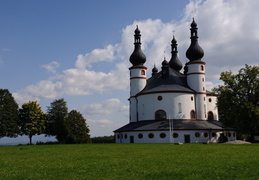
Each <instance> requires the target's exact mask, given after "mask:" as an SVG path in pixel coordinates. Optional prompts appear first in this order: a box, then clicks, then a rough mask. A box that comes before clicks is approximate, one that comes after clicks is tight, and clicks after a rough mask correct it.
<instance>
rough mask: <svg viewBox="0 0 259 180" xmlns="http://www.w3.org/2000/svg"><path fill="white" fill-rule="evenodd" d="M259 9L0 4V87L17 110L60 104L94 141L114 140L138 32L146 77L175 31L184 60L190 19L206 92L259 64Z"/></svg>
mask: <svg viewBox="0 0 259 180" xmlns="http://www.w3.org/2000/svg"><path fill="white" fill-rule="evenodd" d="M258 7H259V2H258V1H257V0H247V1H245V2H244V1H243V0H217V1H215V0H204V1H202V0H196V1H195V0H193V1H189V0H171V1H169V0H160V1H148V0H141V1H137V0H132V1H121V0H112V1H103V0H95V1H90V0H89V1H85V0H77V1H72V0H55V1H53V0H44V1H43V0H39V1H34V0H23V1H19V0H1V1H0V25H1V28H0V76H1V78H0V88H4V89H9V91H10V92H12V93H13V96H14V97H15V99H16V101H17V102H18V103H19V105H22V104H23V103H25V102H28V101H30V100H38V101H39V103H40V104H41V107H42V109H43V110H44V111H46V106H49V104H50V102H52V101H53V100H55V99H58V98H64V99H65V100H66V101H67V105H68V107H69V109H70V110H72V109H76V110H79V111H80V112H81V113H82V114H83V115H84V117H85V118H86V119H87V124H88V125H89V127H90V130H91V132H90V134H91V136H103V135H112V134H113V133H112V131H113V130H115V129H116V128H118V127H120V126H122V125H124V124H126V123H128V108H129V107H128V101H127V99H128V97H129V73H128V68H129V67H130V63H129V61H128V58H129V56H130V54H131V52H132V51H133V35H134V30H135V27H136V25H138V26H139V28H140V30H141V33H142V43H143V44H142V49H143V51H144V53H145V54H146V56H147V62H146V66H147V67H148V68H149V71H148V72H149V74H150V70H151V69H152V66H153V65H154V63H155V64H156V65H157V67H158V69H160V65H161V62H162V60H163V58H164V51H165V56H166V58H167V59H170V41H171V39H172V36H173V31H175V32H174V34H175V36H176V39H177V40H178V51H179V58H180V60H181V61H182V63H183V64H184V63H185V62H186V61H187V59H186V57H185V52H186V50H187V48H188V46H189V44H190V39H189V36H190V32H189V29H190V27H189V26H190V23H191V21H192V17H193V12H195V13H194V17H195V19H196V22H197V23H198V28H199V43H200V45H201V47H202V48H203V49H204V51H205V56H204V58H203V60H204V61H205V62H206V63H207V65H206V72H207V73H206V74H207V76H206V81H207V88H208V89H210V88H212V87H214V86H217V85H218V84H220V83H221V82H220V81H219V80H218V78H219V75H220V72H222V71H227V70H232V71H233V72H237V70H238V69H240V68H241V67H244V65H245V64H246V63H247V64H249V65H258V64H259V63H258V56H259V53H258V49H259V22H258V21H257V19H259V12H258ZM2 141H3V140H2ZM0 143H1V139H0Z"/></svg>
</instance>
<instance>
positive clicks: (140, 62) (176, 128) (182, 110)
mask: <svg viewBox="0 0 259 180" xmlns="http://www.w3.org/2000/svg"><path fill="white" fill-rule="evenodd" d="M190 30H191V44H190V47H189V48H188V50H187V51H186V57H187V58H188V59H189V62H187V63H186V64H185V67H184V72H183V73H181V72H180V71H181V70H182V68H183V67H182V63H181V61H180V60H179V58H178V55H177V54H178V51H177V41H176V40H175V37H173V39H172V41H171V47H172V52H171V53H172V55H171V59H170V61H169V62H168V61H166V59H164V61H163V62H162V68H161V71H160V72H158V69H157V68H156V67H155V66H154V68H153V69H152V76H151V77H150V78H149V79H147V78H146V70H147V67H145V66H144V63H145V62H146V56H145V55H144V53H143V52H142V50H141V34H140V30H139V29H138V27H137V28H136V30H135V35H134V40H135V42H134V45H135V49H134V51H133V53H132V54H131V56H130V62H131V63H132V67H130V68H129V70H130V98H129V101H130V120H129V124H127V125H125V126H123V127H121V128H119V129H117V130H115V131H114V133H115V139H116V143H207V142H223V141H229V140H235V139H236V135H235V132H234V130H233V129H231V128H226V127H224V126H223V125H222V123H221V122H219V121H218V109H217V105H216V103H217V96H216V95H213V94H212V93H210V92H208V91H206V81H205V65H206V63H205V62H203V61H202V60H201V59H202V57H203V55H204V52H203V49H202V48H201V47H200V46H199V44H198V34H197V33H198V31H197V30H198V28H197V24H196V22H195V21H194V19H193V22H192V24H191V29H190Z"/></svg>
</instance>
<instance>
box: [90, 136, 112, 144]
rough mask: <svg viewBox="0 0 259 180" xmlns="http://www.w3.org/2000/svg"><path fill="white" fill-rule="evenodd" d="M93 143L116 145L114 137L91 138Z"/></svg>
mask: <svg viewBox="0 0 259 180" xmlns="http://www.w3.org/2000/svg"><path fill="white" fill-rule="evenodd" d="M91 141H92V143H115V139H114V136H113V135H111V136H99V137H94V138H91Z"/></svg>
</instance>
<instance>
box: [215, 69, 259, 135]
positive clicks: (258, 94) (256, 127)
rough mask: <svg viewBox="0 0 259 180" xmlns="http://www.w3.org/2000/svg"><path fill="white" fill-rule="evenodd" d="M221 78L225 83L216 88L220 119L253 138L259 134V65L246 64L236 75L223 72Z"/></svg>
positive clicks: (240, 132) (239, 132) (239, 133)
mask: <svg viewBox="0 0 259 180" xmlns="http://www.w3.org/2000/svg"><path fill="white" fill-rule="evenodd" d="M220 80H222V81H223V82H224V85H221V86H219V87H218V88H214V91H215V92H216V93H217V94H218V95H219V97H218V110H219V118H220V120H221V121H222V122H223V123H224V124H225V126H228V127H233V128H235V129H236V130H237V133H238V135H239V136H240V135H242V134H247V136H248V137H250V140H253V138H254V135H256V134H259V67H258V66H249V65H245V68H241V69H240V70H239V72H238V74H236V75H234V74H232V72H231V71H227V72H222V73H221V76H220Z"/></svg>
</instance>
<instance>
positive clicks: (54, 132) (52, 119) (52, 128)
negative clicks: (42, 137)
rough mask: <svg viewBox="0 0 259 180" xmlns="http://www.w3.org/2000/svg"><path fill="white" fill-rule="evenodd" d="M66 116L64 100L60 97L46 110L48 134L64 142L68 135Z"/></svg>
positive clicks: (66, 109)
mask: <svg viewBox="0 0 259 180" xmlns="http://www.w3.org/2000/svg"><path fill="white" fill-rule="evenodd" d="M67 116H68V108H67V103H66V101H65V100H64V99H63V98H62V99H57V100H54V101H53V102H52V103H51V104H50V106H49V107H48V110H47V131H46V134H47V135H49V136H56V138H57V140H58V141H59V142H62V143H65V140H66V137H67V135H68V129H67V125H66V124H65V119H66V118H67Z"/></svg>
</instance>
